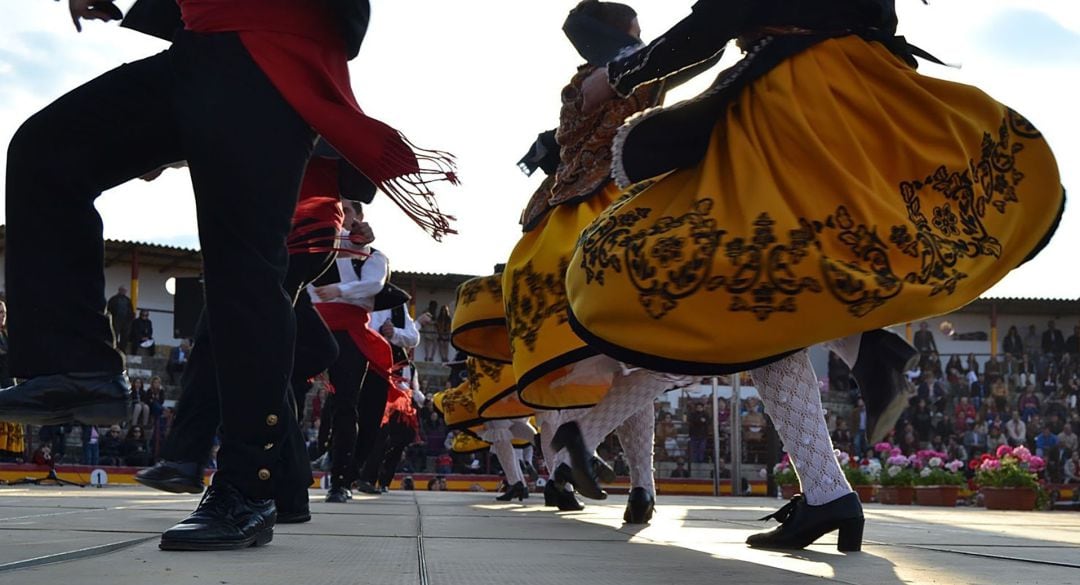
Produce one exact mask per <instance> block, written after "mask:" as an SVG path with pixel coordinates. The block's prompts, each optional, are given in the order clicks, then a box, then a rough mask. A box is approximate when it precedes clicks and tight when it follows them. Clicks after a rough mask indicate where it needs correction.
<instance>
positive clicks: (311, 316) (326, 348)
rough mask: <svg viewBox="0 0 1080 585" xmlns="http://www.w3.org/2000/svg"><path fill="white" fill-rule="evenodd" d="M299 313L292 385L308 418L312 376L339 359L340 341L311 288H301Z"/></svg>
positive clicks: (300, 414) (301, 411)
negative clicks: (314, 303) (317, 307)
mask: <svg viewBox="0 0 1080 585" xmlns="http://www.w3.org/2000/svg"><path fill="white" fill-rule="evenodd" d="M294 312H295V313H296V359H295V362H294V363H293V375H292V389H293V394H294V396H295V397H296V405H297V418H298V419H299V420H301V421H302V420H303V419H304V410H305V408H306V405H307V394H308V391H310V389H311V383H310V382H309V380H310V379H311V378H314V377H315V376H317V375H319V374H320V373H322V372H324V371H326V370H327V369H329V368H330V366H331V365H332V364H333V363H334V362H336V361H337V359H338V352H339V350H338V343H337V341H335V340H334V334H333V333H331V332H330V330H329V329H328V328H327V327H326V322H325V321H323V319H322V317H320V316H319V312H318V311H316V310H315V307H313V306H312V304H311V297H309V296H308V294H307V291H300V294H299V295H298V296H297V297H296V304H295V305H294Z"/></svg>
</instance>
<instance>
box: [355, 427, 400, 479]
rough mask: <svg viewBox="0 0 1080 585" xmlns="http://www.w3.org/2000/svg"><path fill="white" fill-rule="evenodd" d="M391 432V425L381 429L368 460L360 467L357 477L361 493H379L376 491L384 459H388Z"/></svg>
mask: <svg viewBox="0 0 1080 585" xmlns="http://www.w3.org/2000/svg"><path fill="white" fill-rule="evenodd" d="M390 432H391V429H390V426H389V425H385V426H383V427H382V428H381V429H379V434H378V436H377V437H376V438H375V443H373V444H372V446H371V449H370V450H369V452H368V456H367V458H366V459H365V460H364V461H363V462H362V463H363V465H361V467H360V472H359V473H357V475H356V478H357V480H358V481H359V482H361V483H360V484H359V489H360V491H366V492H368V493H375V492H377V491H378V490H377V489H375V484H377V483H378V481H379V472H380V471H381V470H382V465H383V459H384V458H385V457H386V452H387V450H388V448H389V446H390ZM365 484H366V485H365ZM369 486H370V489H369Z"/></svg>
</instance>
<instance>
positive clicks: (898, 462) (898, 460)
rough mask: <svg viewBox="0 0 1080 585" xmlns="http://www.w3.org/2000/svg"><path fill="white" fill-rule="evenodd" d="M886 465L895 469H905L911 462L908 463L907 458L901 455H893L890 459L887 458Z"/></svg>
mask: <svg viewBox="0 0 1080 585" xmlns="http://www.w3.org/2000/svg"><path fill="white" fill-rule="evenodd" d="M887 463H888V464H889V465H892V466H895V467H907V466H908V465H910V464H911V462H910V461H908V458H907V457H904V456H903V455H893V456H892V457H889V460H888V461H887Z"/></svg>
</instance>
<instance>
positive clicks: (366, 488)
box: [354, 479, 382, 495]
mask: <svg viewBox="0 0 1080 585" xmlns="http://www.w3.org/2000/svg"><path fill="white" fill-rule="evenodd" d="M354 485H355V486H356V491H358V492H364V493H365V494H376V495H378V494H380V493H382V492H380V491H379V488H378V487H376V486H374V485H371V482H367V481H364V480H362V479H361V480H358V481H357V482H356V483H355V484H354Z"/></svg>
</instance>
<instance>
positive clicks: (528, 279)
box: [506, 258, 570, 351]
mask: <svg viewBox="0 0 1080 585" xmlns="http://www.w3.org/2000/svg"><path fill="white" fill-rule="evenodd" d="M569 267H570V261H569V259H567V258H560V259H559V268H558V272H557V273H551V272H548V273H541V272H537V271H536V269H535V268H533V263H532V261H529V262H528V263H526V264H525V266H523V267H521V268H515V269H514V270H513V272H512V273H511V274H510V282H511V284H510V297H509V300H508V301H507V303H506V326H507V330H508V331H509V333H510V339H518V340H521V342H522V343H524V344H525V347H527V348H528V349H529V351H535V350H536V340H537V338H538V337H539V334H540V327H541V326H542V325H543V324H544V322H545V321H547V320H548V319H552V318H554V319H556V323H557V324H560V325H561V324H563V323H566V322H567V321H568V317H567V308H568V306H569V305H568V302H567V299H566V284H565V282H566V271H567V270H568V269H569ZM511 347H512V348H513V347H514V346H513V344H512V345H511Z"/></svg>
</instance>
